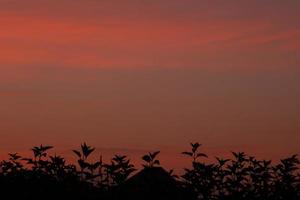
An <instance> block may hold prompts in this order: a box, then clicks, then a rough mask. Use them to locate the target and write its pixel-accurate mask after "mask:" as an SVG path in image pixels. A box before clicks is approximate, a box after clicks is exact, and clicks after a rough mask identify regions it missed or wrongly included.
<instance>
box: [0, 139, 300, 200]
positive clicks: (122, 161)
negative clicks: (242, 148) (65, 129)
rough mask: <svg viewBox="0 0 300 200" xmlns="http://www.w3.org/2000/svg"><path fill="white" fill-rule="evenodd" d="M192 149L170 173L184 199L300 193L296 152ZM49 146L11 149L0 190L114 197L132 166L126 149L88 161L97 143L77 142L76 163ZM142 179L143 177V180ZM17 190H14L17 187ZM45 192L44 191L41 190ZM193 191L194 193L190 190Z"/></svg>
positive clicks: (153, 163) (265, 199) (268, 199)
mask: <svg viewBox="0 0 300 200" xmlns="http://www.w3.org/2000/svg"><path fill="white" fill-rule="evenodd" d="M190 145H191V150H190V151H184V152H182V154H183V155H185V156H187V157H189V158H190V159H191V168H186V169H184V174H183V175H182V176H178V175H176V174H174V171H173V170H170V172H169V176H170V177H171V178H173V179H174V181H175V180H176V181H175V182H176V183H177V185H179V186H180V188H181V189H182V192H183V193H184V194H186V196H185V198H183V199H195V200H196V199H205V200H248V199H249V200H250V199H251V200H280V199H286V200H287V199H288V200H296V199H300V174H299V169H298V167H299V164H300V161H299V159H298V157H297V155H292V156H290V157H288V158H285V159H282V160H280V162H279V163H277V164H273V163H272V162H271V160H259V159H257V158H255V157H253V156H249V155H247V154H245V153H244V152H232V158H226V159H225V158H218V157H216V158H215V159H216V161H215V162H214V163H207V162H204V159H206V158H207V157H208V156H207V155H206V154H205V153H202V152H200V147H201V144H199V143H191V144H190ZM51 149H53V147H52V146H43V145H40V146H36V147H33V148H32V149H31V151H32V157H29V158H27V157H22V156H20V155H19V154H17V153H11V154H9V155H8V156H9V157H8V159H7V160H3V161H1V162H0V188H1V189H2V196H5V197H6V196H9V197H10V198H11V199H17V198H19V199H21V198H22V199H41V198H43V199H55V198H58V197H59V198H67V199H114V195H115V193H116V191H118V188H120V187H122V186H123V185H126V181H127V180H128V179H130V177H131V175H132V174H133V173H134V172H135V171H136V169H135V167H134V165H133V164H132V163H131V162H130V159H128V157H127V156H125V155H115V156H114V157H113V158H111V160H110V161H109V162H108V163H104V162H103V160H102V156H101V155H100V156H99V160H98V161H91V158H90V156H91V154H93V153H95V148H93V147H91V146H89V145H87V144H86V143H83V144H81V146H80V148H79V150H73V152H74V154H75V156H76V157H77V164H76V165H74V164H68V163H67V162H66V160H65V158H63V157H61V156H59V155H56V154H54V155H50V154H49V150H51ZM159 153H160V151H156V152H153V153H151V152H150V153H148V154H146V155H144V156H143V157H142V159H143V161H144V162H145V164H143V166H144V168H146V169H155V168H159V167H160V161H159V160H158V159H157V156H158V155H159ZM141 184H146V183H144V182H143V183H141ZM16 191H18V192H16ZM45 194H47V195H45ZM191 194H192V195H191Z"/></svg>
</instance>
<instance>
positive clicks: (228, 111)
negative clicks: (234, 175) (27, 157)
mask: <svg viewBox="0 0 300 200" xmlns="http://www.w3.org/2000/svg"><path fill="white" fill-rule="evenodd" d="M299 8H300V2H299V1H297V0H287V1H280V0H264V1H261V0H251V1H250V0H249V1H239V0H230V1H226V2H225V1H221V0H204V1H198V0H172V1H168V0H152V1H148V0H130V1H129V0H128V1H127V0H122V1H121V0H119V1H117V0H107V1H105V0H104V1H95V0H77V1H71V0H60V1H56V0H27V1H18V0H0V27H1V28H0V70H1V71H0V136H1V140H0V155H3V154H4V153H6V152H8V151H21V152H24V151H25V150H27V149H28V148H29V147H31V146H32V145H36V144H40V143H47V144H53V145H55V146H57V147H58V149H59V151H62V152H65V151H66V150H68V149H72V148H74V147H75V146H77V144H80V142H82V141H87V142H89V143H91V144H93V145H94V146H96V147H99V148H100V149H101V148H102V149H103V148H104V149H111V152H115V149H127V150H128V152H129V154H131V155H136V154H138V153H137V152H141V151H142V152H143V151H144V152H145V151H147V150H151V149H153V150H156V149H162V150H165V152H166V154H167V155H174V152H180V151H182V150H184V149H185V148H186V147H187V146H188V142H190V141H199V142H201V143H204V144H205V146H206V150H207V151H208V152H211V153H214V154H224V152H227V151H230V150H233V149H241V150H243V149H244V150H247V151H249V152H253V153H254V152H255V153H256V154H258V155H261V156H268V157H272V158H278V156H284V155H287V154H289V153H300V148H299V145H298V143H299V141H300V134H299V133H300V123H299V121H300V115H299V113H300V106H299V102H300V90H299V85H300V70H299V69H300V67H299V66H300V24H299V19H300V14H299ZM134 152H135V153H134ZM162 156H163V155H162ZM170 157H172V156H170ZM179 157H180V156H179ZM174 158H175V156H174ZM166 162H167V164H168V166H171V165H173V164H174V161H172V160H167V161H166ZM178 165H179V164H178Z"/></svg>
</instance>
